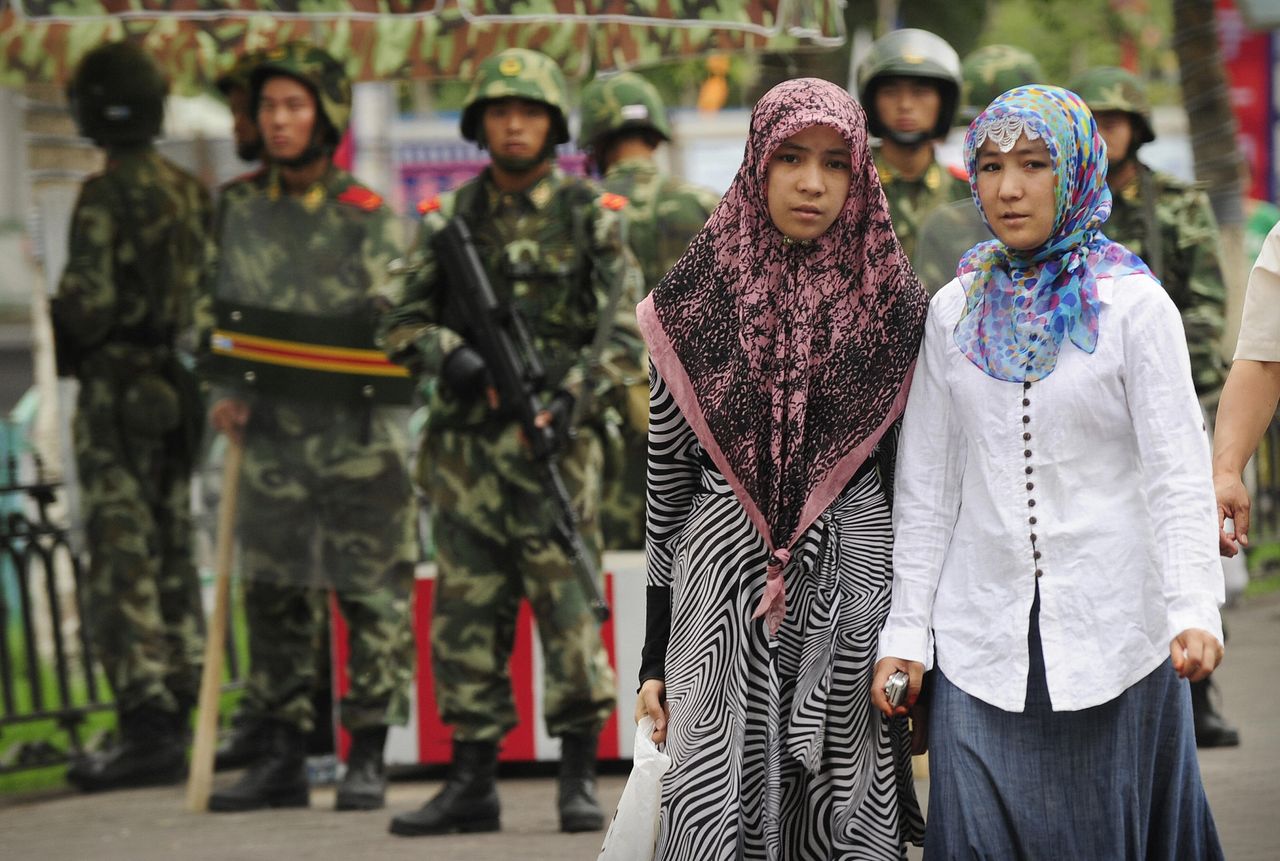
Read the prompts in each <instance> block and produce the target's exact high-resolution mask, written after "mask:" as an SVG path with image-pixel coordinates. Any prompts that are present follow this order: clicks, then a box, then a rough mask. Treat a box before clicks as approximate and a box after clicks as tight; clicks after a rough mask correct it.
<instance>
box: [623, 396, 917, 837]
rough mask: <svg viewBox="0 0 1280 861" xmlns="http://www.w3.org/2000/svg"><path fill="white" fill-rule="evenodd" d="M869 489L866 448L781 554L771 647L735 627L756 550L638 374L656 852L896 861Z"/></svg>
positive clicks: (902, 815) (882, 607)
mask: <svg viewBox="0 0 1280 861" xmlns="http://www.w3.org/2000/svg"><path fill="white" fill-rule="evenodd" d="M893 433H894V434H896V428H895V430H894V431H893ZM883 480H885V479H882V471H881V470H880V469H878V468H876V459H875V458H874V456H873V458H872V459H871V460H869V461H868V466H867V467H865V468H863V469H861V470H860V471H859V473H858V475H856V476H855V477H854V479H853V480H852V481H850V483H849V485H848V487H846V488H845V490H844V491H843V492H842V493H841V494H840V496H839V497H837V499H836V500H835V502H833V503H832V504H831V506H830V507H829V508H828V509H827V510H826V511H825V512H824V513H823V514H822V515H821V516H820V517H819V518H818V520H817V521H816V522H815V523H814V525H813V526H811V527H810V528H809V529H808V530H807V531H806V533H805V534H804V536H803V537H802V539H801V540H800V542H799V543H798V544H797V546H796V547H795V548H794V549H793V552H792V560H791V562H790V564H789V565H788V566H787V568H786V569H785V571H784V573H783V576H784V577H785V583H786V594H787V611H786V618H785V620H784V621H783V623H782V627H781V628H780V629H779V630H778V633H777V636H776V637H775V638H773V639H772V640H771V639H770V638H769V636H768V633H767V629H766V627H765V625H764V622H763V620H752V619H751V615H752V612H753V611H754V609H755V607H756V605H757V603H758V602H759V601H760V598H761V595H762V594H763V589H764V581H765V564H766V561H767V558H768V552H767V550H766V547H765V543H764V541H763V539H762V538H761V536H760V534H759V532H758V531H757V530H756V528H755V527H754V526H753V525H752V523H751V521H750V520H749V519H748V517H747V514H746V512H745V511H744V509H743V508H742V506H741V505H740V504H739V502H738V501H737V498H736V497H735V496H734V493H733V491H732V489H731V488H730V486H729V484H728V482H726V481H725V478H724V476H723V475H722V474H721V473H720V472H719V471H718V470H717V469H716V468H715V466H714V465H713V464H712V461H711V460H710V458H709V457H708V456H707V455H706V454H705V452H704V451H703V449H702V447H701V446H700V445H699V443H698V441H697V438H696V436H695V435H694V432H693V430H692V429H691V428H690V426H689V424H688V423H687V422H686V421H685V419H684V416H683V415H682V414H681V413H680V410H679V409H678V408H677V406H676V404H675V401H674V400H673V399H672V398H671V395H670V393H669V392H668V390H667V388H666V386H665V384H664V383H663V382H662V380H661V378H660V377H658V376H657V375H656V374H654V376H653V386H652V398H651V416H650V426H649V491H648V493H649V498H648V506H649V507H648V513H647V520H648V545H647V551H648V582H649V601H650V603H651V605H652V604H655V603H657V604H658V605H659V610H660V611H665V609H666V608H665V607H662V606H661V604H662V602H663V601H664V600H669V601H670V616H669V623H667V624H666V625H664V624H662V623H661V622H660V623H659V624H658V625H657V626H655V625H654V624H653V618H654V615H655V614H654V608H653V606H651V607H650V617H651V618H650V631H649V634H648V640H649V642H646V655H645V661H644V664H645V669H642V676H645V675H646V672H647V674H648V676H649V677H661V678H664V679H665V684H666V696H667V702H668V705H669V708H670V723H669V726H668V735H667V752H668V753H669V754H670V755H671V758H672V768H671V770H670V771H669V772H668V774H667V776H666V778H665V780H664V783H663V799H662V818H661V828H660V835H659V840H658V849H657V852H656V854H655V858H657V859H662V861H682V859H690V861H720V859H724V861H730V859H771V861H772V859H785V861H808V859H814V861H819V859H823V861H825V859H842V861H843V860H844V859H850V861H852V859H896V858H903V857H905V846H906V843H907V842H908V841H910V842H913V843H919V842H920V840H921V838H922V835H923V829H924V823H923V820H922V819H921V815H920V809H919V806H918V804H917V802H916V798H915V789H914V784H913V781H912V775H911V760H910V741H909V738H908V734H907V730H906V725H905V721H901V720H899V721H889V720H887V719H886V718H884V717H883V716H882V715H881V714H880V713H879V712H877V711H874V710H873V709H872V707H871V699H870V695H869V689H870V684H871V674H872V670H873V667H874V664H875V655H876V644H877V637H878V634H879V631H880V627H881V625H882V624H883V623H884V619H885V617H886V615H887V614H888V611H889V587H890V580H891V577H892V572H891V559H892V548H893V536H892V529H891V525H890V517H889V512H890V506H889V502H888V500H887V499H886V493H885V489H884V486H883V484H882V481H883ZM657 615H658V616H663V615H665V612H659V613H658V614H657ZM655 627H657V628H658V629H660V630H658V631H657V633H656V635H655V630H654V629H655ZM664 627H665V628H666V630H665V631H663V630H661V629H662V628H664ZM663 633H666V634H667V635H668V636H667V638H666V642H665V656H663V655H662V654H661V653H662V646H663V644H662V643H661V642H659V643H656V644H655V643H654V642H653V641H654V640H661V639H662V634H663ZM655 655H656V656H657V657H656V658H655ZM655 668H656V669H655Z"/></svg>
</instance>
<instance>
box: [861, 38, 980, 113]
mask: <svg viewBox="0 0 1280 861" xmlns="http://www.w3.org/2000/svg"><path fill="white" fill-rule="evenodd" d="M883 78H927V79H928V80H931V81H933V82H935V83H936V84H937V86H938V91H939V93H940V94H941V96H942V104H941V106H940V107H939V110H938V122H937V125H936V126H934V128H933V131H932V133H931V134H930V137H935V138H940V137H944V136H946V134H947V130H948V129H950V128H951V119H952V117H954V116H955V112H956V106H957V105H958V104H959V103H960V57H959V55H958V54H956V52H955V49H954V48H952V47H951V46H950V45H948V44H947V42H946V40H945V39H943V38H942V37H941V36H938V35H936V34H934V33H930V32H929V31H928V30H916V29H912V28H907V29H904V30H894V31H893V32H892V33H888V34H886V35H884V36H881V37H880V38H879V39H876V40H875V42H873V43H872V44H871V52H870V53H869V54H867V56H866V58H864V59H863V61H862V62H861V63H860V64H859V65H858V101H860V102H861V103H862V109H863V110H864V111H866V113H867V130H868V131H870V132H871V134H873V135H876V136H877V137H884V136H885V134H886V132H887V129H886V128H885V126H884V124H883V123H881V122H880V117H879V115H878V113H877V111H876V105H875V94H876V88H877V86H878V85H879V82H880V81H881V80H882V79H883Z"/></svg>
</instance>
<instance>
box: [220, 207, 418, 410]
mask: <svg viewBox="0 0 1280 861" xmlns="http://www.w3.org/2000/svg"><path fill="white" fill-rule="evenodd" d="M397 231H398V225H397V224H396V222H395V219H394V217H393V216H391V215H390V214H389V213H383V212H372V213H371V212H367V211H363V209H362V208H361V207H360V206H356V205H353V204H348V203H342V202H340V201H337V200H334V199H331V198H328V197H326V196H320V197H319V198H318V199H316V198H314V197H312V198H311V199H309V197H308V196H301V197H298V196H290V195H277V196H274V197H273V196H271V195H268V194H264V193H257V194H238V195H237V194H228V195H227V196H226V197H225V198H224V200H223V202H222V205H221V209H220V219H219V226H218V250H217V263H216V268H215V273H216V275H215V277H214V278H213V279H212V282H213V283H212V288H213V289H212V296H211V299H210V301H211V303H212V315H213V318H214V320H215V323H214V326H213V330H212V333H211V337H210V339H209V356H208V361H207V363H206V366H205V371H206V374H207V375H208V376H209V377H210V378H211V379H212V380H214V381H216V382H218V383H222V384H225V385H227V386H230V387H232V388H235V389H237V390H243V391H247V392H255V393H261V394H263V395H266V396H270V397H281V398H287V399H299V400H308V401H320V402H328V403H333V404H350V403H358V402H361V401H367V402H370V403H378V404H408V403H409V402H410V400H411V399H412V395H413V389H412V385H411V383H410V381H409V376H408V373H407V372H406V370H405V369H404V368H402V367H400V366H398V365H394V364H392V363H391V362H389V361H387V358H386V356H385V355H384V354H383V352H382V350H380V349H378V347H377V345H376V344H375V342H374V331H375V327H376V325H377V311H376V305H375V299H376V295H377V291H378V290H379V288H380V287H382V286H383V283H384V282H385V280H386V278H387V277H388V275H387V266H388V264H389V263H390V262H391V261H392V260H393V259H395V257H396V255H397V253H398V250H397V247H398V245H399V243H398V242H396V237H395V233H396V232H397Z"/></svg>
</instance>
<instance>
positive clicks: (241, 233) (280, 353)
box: [196, 187, 418, 594]
mask: <svg viewBox="0 0 1280 861" xmlns="http://www.w3.org/2000/svg"><path fill="white" fill-rule="evenodd" d="M340 197H341V196H340ZM366 205H368V200H367V199H365V198H357V199H355V201H354V202H343V200H341V199H334V198H332V197H330V196H327V195H325V194H315V195H304V196H288V195H277V196H274V197H273V196H272V195H270V194H268V193H266V192H264V191H262V190H252V191H250V190H249V189H245V188H240V189H237V188H235V187H233V188H232V189H231V190H229V191H228V192H227V193H226V194H225V195H224V199H223V201H222V202H221V205H220V209H219V216H220V217H219V222H218V239H217V252H216V261H215V264H214V269H213V271H212V273H211V278H210V279H209V286H210V287H211V290H210V295H209V296H208V297H206V299H207V301H208V303H209V307H210V308H211V312H212V313H211V315H210V314H209V309H208V308H207V309H206V313H205V314H204V315H203V316H204V320H205V325H206V326H209V322H208V321H209V320H210V316H211V318H212V327H211V335H210V337H209V339H208V349H207V351H206V354H205V356H204V357H203V360H202V365H201V369H202V372H203V375H204V377H205V379H206V381H207V382H208V384H209V401H210V409H211V411H217V410H219V409H220V408H222V409H226V408H227V404H228V403H230V404H233V405H234V406H235V409H238V410H242V411H243V413H244V414H246V415H247V424H246V425H245V426H244V430H243V452H244V455H243V469H242V471H241V473H240V480H239V493H238V499H237V509H238V511H237V517H236V528H237V536H238V542H239V548H240V552H239V555H238V564H237V573H238V574H239V575H240V576H241V577H242V578H245V579H252V580H259V581H261V580H270V581H272V582H278V583H284V584H288V585H297V586H308V587H314V588H316V590H317V594H327V589H329V588H332V587H338V588H347V589H354V590H359V589H362V588H369V587H376V586H377V585H378V583H379V578H382V577H384V576H385V569H386V567H387V564H388V560H395V559H398V558H401V557H402V556H405V555H407V557H408V558H409V559H411V560H412V559H416V558H417V555H418V554H417V551H416V548H411V549H410V550H409V551H408V553H407V554H405V553H404V551H403V548H404V545H405V544H406V543H407V544H410V545H412V544H413V543H415V533H414V531H413V529H412V528H411V526H410V528H409V531H408V532H407V535H406V534H405V532H404V530H401V529H399V527H398V524H402V523H404V524H409V523H410V522H411V521H412V520H413V505H412V498H411V495H410V491H409V481H408V477H407V474H406V471H405V462H406V460H407V458H408V453H409V450H410V445H411V442H412V441H411V440H410V438H409V434H408V432H407V427H408V420H409V410H410V404H411V402H412V399H413V394H414V390H413V384H412V381H411V379H410V377H409V375H408V372H407V371H406V370H405V369H404V368H403V367H401V366H399V365H395V364H393V363H391V362H389V361H388V360H387V358H386V356H385V354H384V353H383V351H382V350H381V349H379V348H378V346H377V345H376V343H375V331H376V327H377V323H378V302H377V299H378V297H379V296H380V295H382V293H383V290H384V288H385V287H386V282H387V280H388V279H389V278H390V277H391V275H390V274H389V269H388V267H389V264H390V263H391V262H392V261H393V260H395V259H397V258H398V257H400V256H401V255H402V253H403V252H402V245H401V242H400V240H401V237H402V234H403V229H402V225H401V223H400V222H399V221H398V220H397V219H396V218H395V216H393V215H392V214H391V213H390V212H388V211H386V210H384V209H377V208H373V209H369V208H366ZM220 405H221V407H220ZM209 437H210V439H209V445H208V448H207V455H208V456H207V457H206V459H205V461H204V463H203V465H202V467H201V470H200V475H199V482H198V487H197V491H196V494H197V495H196V503H197V511H198V512H199V518H200V519H199V525H200V527H201V532H200V535H199V544H200V547H201V549H202V552H201V556H202V562H203V563H204V564H208V565H210V566H212V563H213V554H212V548H213V547H214V546H215V543H214V542H215V538H216V529H217V524H216V512H217V511H218V506H219V500H220V496H221V488H220V484H221V480H222V478H223V474H222V455H223V453H224V452H225V449H226V439H225V437H223V436H222V435H221V434H217V433H210V434H209Z"/></svg>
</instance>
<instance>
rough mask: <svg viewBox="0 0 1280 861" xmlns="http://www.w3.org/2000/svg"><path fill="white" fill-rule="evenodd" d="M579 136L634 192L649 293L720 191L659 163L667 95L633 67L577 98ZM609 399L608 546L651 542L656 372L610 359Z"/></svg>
mask: <svg viewBox="0 0 1280 861" xmlns="http://www.w3.org/2000/svg"><path fill="white" fill-rule="evenodd" d="M578 112H579V114H580V115H581V117H582V127H581V129H580V130H579V133H578V141H579V144H580V145H581V147H582V149H584V150H585V151H586V152H587V155H588V157H589V158H590V159H591V161H592V163H593V165H594V167H595V169H596V171H597V172H598V173H599V174H600V176H601V177H602V180H601V184H602V185H603V186H604V188H605V190H606V191H610V192H613V193H614V194H620V195H622V196H623V197H625V198H627V201H628V206H627V208H626V210H625V212H626V213H627V244H628V245H629V246H630V248H631V251H632V252H633V253H634V254H635V257H636V260H637V261H639V263H640V266H641V268H642V271H643V272H644V292H645V293H646V294H647V293H648V292H649V291H650V290H652V289H653V288H654V287H656V286H657V284H658V282H659V281H661V280H662V276H664V275H666V274H667V270H669V269H670V268H671V267H672V266H674V265H675V262H676V261H677V260H679V259H680V257H681V255H683V254H684V252H685V249H687V248H688V247H689V242H690V241H691V240H692V239H693V237H694V236H695V235H696V234H697V232H698V231H699V230H701V229H702V226H703V225H704V224H706V223H707V218H708V217H709V216H710V215H711V210H713V209H715V207H716V204H717V203H719V202H720V195H718V194H716V193H715V192H714V191H712V190H711V189H709V188H703V187H702V186H698V185H693V184H692V183H688V182H685V181H683V180H681V179H678V178H676V177H674V176H669V175H667V174H665V173H663V172H662V171H660V170H659V169H658V165H657V164H656V162H655V161H654V157H655V154H656V152H657V149H658V147H659V146H660V145H661V144H662V143H664V142H670V140H671V125H670V123H669V122H668V121H667V112H666V107H665V106H664V105H663V103H662V97H661V96H659V95H658V91H657V90H656V89H655V88H654V86H653V85H652V84H650V83H649V82H648V81H646V80H645V79H644V78H642V77H640V76H639V75H636V74H634V73H631V72H623V73H621V74H618V75H613V76H611V77H609V78H601V79H598V80H595V81H592V82H591V83H590V84H588V85H587V86H586V87H585V88H584V89H583V91H582V98H581V100H580V103H579V105H578ZM605 371H606V373H609V374H611V375H612V376H614V378H615V383H616V384H617V385H616V386H615V388H614V390H613V391H614V392H615V393H616V394H618V395H622V396H623V397H619V398H616V401H617V402H616V403H613V404H610V406H611V407H613V411H614V413H616V422H615V423H610V424H609V425H607V428H608V429H612V428H614V427H617V428H619V429H620V431H621V439H618V440H616V441H613V444H608V443H606V447H605V452H606V459H605V482H604V499H603V500H602V501H601V503H600V523H601V527H602V529H603V531H604V540H605V547H608V548H641V547H644V501H645V472H646V469H647V465H648V434H649V374H648V368H647V367H645V366H643V365H639V366H635V367H629V368H621V367H609V368H606V369H605Z"/></svg>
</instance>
